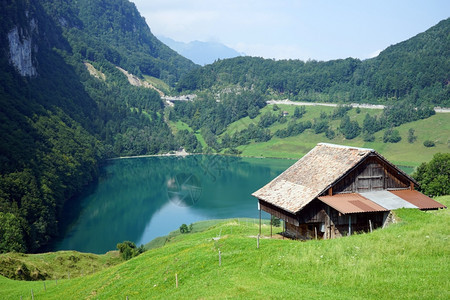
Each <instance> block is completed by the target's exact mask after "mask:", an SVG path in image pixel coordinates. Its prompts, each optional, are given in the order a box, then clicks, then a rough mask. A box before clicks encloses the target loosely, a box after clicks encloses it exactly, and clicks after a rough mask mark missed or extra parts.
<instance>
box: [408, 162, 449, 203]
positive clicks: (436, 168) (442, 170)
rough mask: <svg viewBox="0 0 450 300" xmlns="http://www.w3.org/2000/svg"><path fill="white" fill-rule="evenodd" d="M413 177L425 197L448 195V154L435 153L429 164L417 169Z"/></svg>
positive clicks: (423, 164)
mask: <svg viewBox="0 0 450 300" xmlns="http://www.w3.org/2000/svg"><path fill="white" fill-rule="evenodd" d="M413 177H414V178H415V179H416V180H417V181H418V182H419V183H420V187H419V190H420V191H421V192H423V193H425V194H426V195H431V196H441V195H450V153H436V154H435V155H434V156H433V158H432V159H431V161H430V162H428V163H422V164H421V165H420V166H419V167H418V168H417V170H416V172H414V174H413Z"/></svg>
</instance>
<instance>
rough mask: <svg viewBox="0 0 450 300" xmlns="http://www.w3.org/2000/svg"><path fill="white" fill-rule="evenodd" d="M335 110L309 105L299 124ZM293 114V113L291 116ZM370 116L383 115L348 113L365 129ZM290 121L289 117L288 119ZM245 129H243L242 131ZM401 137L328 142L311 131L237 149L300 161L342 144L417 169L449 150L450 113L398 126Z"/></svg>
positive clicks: (288, 108) (379, 134)
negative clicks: (411, 135) (319, 148)
mask: <svg viewBox="0 0 450 300" xmlns="http://www.w3.org/2000/svg"><path fill="white" fill-rule="evenodd" d="M278 106H279V107H280V110H286V111H288V112H289V115H292V114H293V110H294V109H295V107H293V106H290V105H278ZM268 109H271V105H270V106H267V107H265V108H264V109H263V110H262V112H264V111H265V110H268ZM333 109H334V108H332V107H326V106H307V107H306V111H307V113H306V114H305V115H304V116H303V118H301V119H299V121H302V122H303V121H307V120H310V121H311V122H312V121H313V120H314V118H319V116H320V112H321V111H324V112H326V113H331V112H332V111H333ZM291 111H292V113H291ZM367 113H369V114H370V115H378V114H380V113H381V111H380V110H376V109H361V112H360V113H359V114H357V113H356V110H355V109H352V110H351V111H349V112H348V115H349V116H350V119H351V120H357V121H358V122H359V124H360V126H361V127H362V123H363V120H364V117H365V115H366V114H367ZM259 117H260V116H258V117H257V118H255V120H256V121H253V122H254V123H255V124H256V123H257V120H258V118H259ZM288 118H290V117H289V116H288ZM249 123H251V122H250V120H249V119H248V117H247V118H244V119H242V121H241V120H240V121H237V122H235V123H234V124H232V125H230V127H229V128H233V129H235V128H239V130H241V129H243V128H245V127H246V126H248V124H249ZM339 124H340V120H333V121H331V122H330V126H331V128H332V129H333V130H335V132H336V133H338V132H337V128H338V126H339ZM286 126H287V123H285V124H279V123H275V124H274V125H272V126H271V127H269V129H270V130H271V132H272V133H274V132H275V131H276V130H278V129H280V128H285V127H286ZM241 127H242V128H241ZM409 128H413V129H414V130H415V135H416V136H417V140H416V141H415V142H414V143H413V144H410V143H408V130H409ZM395 129H397V130H398V131H399V133H400V135H401V137H402V140H401V141H400V142H399V143H395V144H393V143H383V141H382V139H383V133H384V130H382V131H379V132H377V133H376V134H375V141H374V142H370V143H369V142H364V141H363V137H362V135H360V136H358V137H356V138H355V139H352V140H346V139H345V138H344V137H343V136H342V135H339V134H337V135H336V137H335V138H334V139H331V140H330V139H328V138H327V137H326V136H325V134H324V133H322V134H318V135H317V134H314V132H313V130H312V129H308V130H306V131H305V132H303V133H302V134H300V135H297V136H293V137H288V138H283V139H282V138H278V137H275V136H274V137H273V138H272V139H271V140H270V141H268V142H265V143H251V144H249V145H243V146H240V147H238V149H239V150H241V151H242V155H244V156H256V157H260V156H262V157H278V158H295V159H298V158H300V157H302V156H303V155H305V154H306V153H307V152H308V151H309V150H311V149H312V148H313V147H314V146H315V145H317V143H321V142H325V143H333V144H341V145H348V146H355V147H366V148H372V149H375V150H376V151H378V152H379V153H381V154H382V155H383V156H385V157H386V158H387V159H388V160H390V161H392V162H393V163H395V164H397V165H405V166H412V167H415V166H418V165H419V164H420V163H422V162H426V161H429V160H431V158H432V157H433V155H434V154H435V153H438V152H442V153H446V152H448V151H449V149H450V148H449V147H450V145H449V140H450V114H448V113H437V114H436V115H434V116H432V117H430V118H427V119H424V120H418V121H414V122H410V123H406V124H403V125H401V126H399V127H396V128H395ZM425 140H433V141H435V143H436V146H435V147H432V148H427V147H425V146H423V142H424V141H425Z"/></svg>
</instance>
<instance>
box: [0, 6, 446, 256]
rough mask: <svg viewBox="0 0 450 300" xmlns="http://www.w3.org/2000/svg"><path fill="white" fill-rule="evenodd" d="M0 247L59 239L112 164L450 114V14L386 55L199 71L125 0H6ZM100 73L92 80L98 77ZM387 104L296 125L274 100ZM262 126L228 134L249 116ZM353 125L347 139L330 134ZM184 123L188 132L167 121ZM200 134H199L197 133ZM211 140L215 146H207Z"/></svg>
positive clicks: (0, 38) (1, 47) (297, 117)
mask: <svg viewBox="0 0 450 300" xmlns="http://www.w3.org/2000/svg"><path fill="white" fill-rule="evenodd" d="M0 9H1V11H2V18H1V19H0V105H1V110H0V120H1V122H0V138H1V143H0V237H1V238H0V252H6V251H19V252H35V251H39V249H42V247H43V246H45V245H46V244H48V242H49V241H50V240H51V239H52V238H54V237H55V236H57V235H58V220H59V216H60V213H61V210H62V209H63V205H64V203H65V202H66V201H71V200H73V199H74V196H76V195H77V193H79V192H80V191H81V190H82V188H83V187H84V186H86V184H88V183H90V182H92V181H94V180H95V179H96V178H97V173H98V168H99V165H100V164H101V163H102V162H103V161H104V160H105V159H107V158H111V157H115V156H123V155H141V154H156V153H163V152H168V151H171V150H174V149H178V148H179V147H184V148H185V149H186V150H187V151H188V152H225V153H230V154H237V153H239V151H238V150H236V147H238V146H240V145H244V144H246V143H250V142H251V141H254V142H264V141H268V140H270V139H271V138H272V137H273V136H274V135H275V136H277V137H281V138H284V137H288V136H294V135H298V134H300V133H301V132H303V131H304V130H307V129H311V130H314V132H315V133H317V134H326V135H327V137H328V136H334V135H336V134H342V135H344V136H345V137H346V138H347V139H352V138H354V137H355V136H358V135H364V139H365V140H366V139H367V140H370V139H371V138H373V133H374V132H377V131H379V130H382V129H389V130H390V131H389V130H387V132H388V134H387V136H386V142H393V141H395V140H396V135H395V129H393V127H395V126H398V125H400V124H402V123H405V122H409V121H412V120H417V119H421V118H426V117H429V116H430V115H432V114H433V113H434V111H433V110H432V109H431V107H432V106H436V105H440V106H447V107H448V106H450V102H449V101H450V100H449V99H450V97H449V96H450V92H449V91H450V87H449V84H448V83H449V78H448V76H449V72H448V70H450V60H449V57H450V53H449V51H450V47H449V46H450V45H449V32H450V30H449V27H450V26H449V25H450V21H449V20H444V21H442V22H440V23H439V24H438V25H436V26H435V27H433V28H431V29H430V30H428V31H426V32H425V33H422V34H419V35H417V36H416V37H414V38H412V39H410V40H408V41H405V42H403V43H400V44H397V45H394V46H391V47H389V48H388V49H386V50H385V51H383V52H382V53H381V54H380V55H379V56H378V57H376V58H374V59H370V60H365V61H360V60H357V59H352V58H348V59H343V60H334V61H329V62H317V61H308V62H302V61H298V60H283V61H274V60H267V59H262V58H254V57H239V58H235V59H229V60H220V61H217V62H216V63H214V64H212V65H208V66H205V67H202V68H200V67H199V66H197V65H195V64H194V63H192V62H191V61H189V60H188V59H186V58H184V57H182V56H180V55H178V54H177V53H176V52H174V51H172V50H171V49H169V48H168V47H167V46H165V45H164V44H162V43H161V42H160V41H158V40H157V39H156V38H155V37H154V36H153V35H152V33H151V31H150V29H149V28H148V26H147V24H146V23H145V20H144V19H143V18H142V17H141V16H140V14H139V12H138V11H137V10H136V7H135V6H134V4H133V3H131V2H129V1H127V0H93V1H92V0H78V1H64V0H56V1H50V0H42V1H28V0H6V1H2V2H0ZM88 67H89V68H93V69H94V71H95V72H94V73H92V69H91V70H88ZM118 67H120V68H122V69H124V70H126V71H128V72H129V73H131V74H133V75H135V76H137V77H138V78H140V79H142V80H144V79H145V78H153V79H157V80H160V81H163V82H164V83H165V84H166V85H167V86H168V87H169V89H172V90H173V91H174V93H176V92H178V93H185V92H187V91H192V92H194V93H196V94H197V95H198V97H197V98H196V100H195V101H189V102H179V103H176V104H175V106H174V107H167V106H165V104H164V102H163V101H162V100H161V97H160V94H159V93H158V92H157V91H155V90H154V89H151V88H143V87H138V86H133V85H131V84H130V82H129V81H128V79H127V77H126V76H125V75H124V74H123V72H121V71H120V70H119V69H118ZM287 97H289V98H290V99H292V100H307V101H324V102H338V103H349V102H364V103H365V102H368V103H375V102H376V103H380V102H381V103H385V104H388V107H387V108H386V109H385V110H384V112H383V114H382V115H381V116H379V117H378V118H377V117H371V116H370V115H367V116H366V119H365V120H364V123H363V124H358V122H356V123H355V121H351V120H349V119H348V116H347V115H346V112H347V111H348V110H349V108H348V107H347V106H345V105H341V106H339V107H337V108H336V110H335V111H334V112H333V113H332V114H330V115H326V114H324V115H323V116H321V118H320V119H317V120H314V121H313V122H310V121H303V120H301V118H302V115H303V114H304V113H305V109H304V107H299V108H298V111H297V110H296V111H295V113H294V115H293V116H292V117H290V121H289V123H288V124H287V126H286V127H285V128H283V129H279V130H278V131H276V132H271V131H270V130H269V129H268V127H270V126H271V125H273V124H277V123H280V124H282V123H286V122H287V121H286V120H287V118H283V112H282V111H280V110H278V109H277V108H276V106H274V107H273V110H272V111H271V112H266V113H264V114H262V113H261V109H263V108H264V107H265V106H266V100H268V99H271V98H287ZM259 115H261V116H260V117H259V118H258V122H256V123H255V124H250V125H249V126H248V127H247V128H244V129H242V130H239V131H236V132H235V133H234V134H233V135H229V134H228V133H227V132H226V131H227V127H228V126H229V125H230V124H232V123H233V122H236V121H238V120H240V119H242V118H244V117H249V118H250V119H252V120H253V119H255V118H256V117H257V116H259ZM337 119H339V120H341V124H340V126H339V128H338V132H335V131H334V130H332V129H331V128H330V127H329V122H330V121H331V120H337ZM178 121H180V122H182V123H183V124H187V125H188V126H189V130H188V129H181V130H174V129H173V128H171V127H170V126H169V125H173V124H174V123H175V122H178ZM193 131H194V132H196V134H194V132H193ZM197 135H200V136H201V137H202V138H203V139H204V142H205V143H206V146H207V148H204V147H202V143H201V142H200V141H199V139H198V138H197Z"/></svg>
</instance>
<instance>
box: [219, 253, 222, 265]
mask: <svg viewBox="0 0 450 300" xmlns="http://www.w3.org/2000/svg"><path fill="white" fill-rule="evenodd" d="M221 265H222V253H221V252H220V250H219V267H220V266H221Z"/></svg>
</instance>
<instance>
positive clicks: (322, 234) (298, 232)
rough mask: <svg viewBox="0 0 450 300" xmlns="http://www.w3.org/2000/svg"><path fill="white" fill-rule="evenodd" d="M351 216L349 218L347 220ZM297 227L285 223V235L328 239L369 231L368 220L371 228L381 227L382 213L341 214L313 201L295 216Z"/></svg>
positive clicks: (299, 237)
mask: <svg viewBox="0 0 450 300" xmlns="http://www.w3.org/2000/svg"><path fill="white" fill-rule="evenodd" d="M349 215H351V218H349ZM297 218H298V225H296V224H294V223H292V222H291V223H289V222H287V223H286V233H287V235H289V236H291V237H293V238H296V239H313V238H316V234H317V238H319V239H322V238H323V239H330V238H336V237H341V236H345V235H347V234H348V232H349V221H351V231H352V233H354V232H360V231H365V232H367V231H369V228H370V226H369V220H370V222H371V223H372V228H373V229H375V228H378V227H382V226H383V220H384V212H367V213H355V214H345V215H344V214H341V213H339V212H338V211H337V210H335V209H334V208H332V207H330V206H328V205H326V204H325V203H323V202H321V201H319V200H317V199H316V200H314V201H313V202H311V203H310V204H308V205H307V206H306V207H305V208H304V209H302V210H301V212H300V213H299V214H298V216H297Z"/></svg>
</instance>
